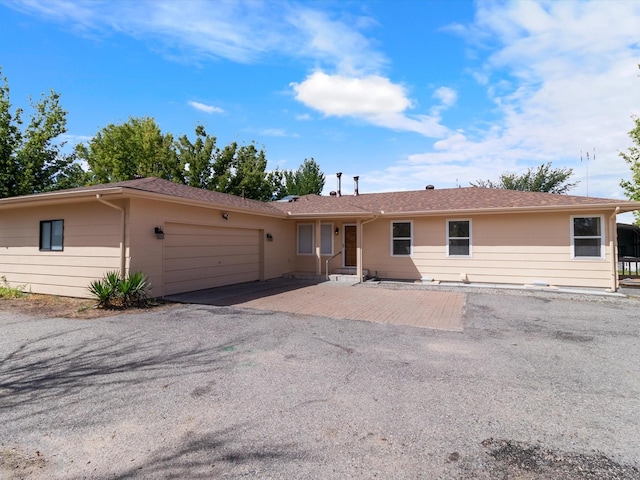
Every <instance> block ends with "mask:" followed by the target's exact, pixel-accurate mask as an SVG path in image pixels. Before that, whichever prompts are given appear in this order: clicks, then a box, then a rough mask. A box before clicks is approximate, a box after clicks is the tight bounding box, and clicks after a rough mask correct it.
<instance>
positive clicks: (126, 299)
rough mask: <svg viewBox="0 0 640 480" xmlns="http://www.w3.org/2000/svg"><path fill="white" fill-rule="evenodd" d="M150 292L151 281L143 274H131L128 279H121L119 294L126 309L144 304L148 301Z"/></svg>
mask: <svg viewBox="0 0 640 480" xmlns="http://www.w3.org/2000/svg"><path fill="white" fill-rule="evenodd" d="M148 292H149V281H148V280H147V277H146V276H145V274H144V273H142V272H133V273H130V274H129V276H128V277H125V278H123V279H121V280H120V284H119V285H118V293H119V294H120V299H121V301H122V306H124V307H130V306H133V305H139V304H142V303H144V302H145V301H146V300H147V297H148Z"/></svg>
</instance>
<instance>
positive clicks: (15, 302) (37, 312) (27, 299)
mask: <svg viewBox="0 0 640 480" xmlns="http://www.w3.org/2000/svg"><path fill="white" fill-rule="evenodd" d="M168 305H170V304H169V303H165V302H155V301H154V302H153V303H151V304H150V305H149V306H148V307H145V308H129V309H127V310H108V309H103V308H95V301H93V300H90V299H86V298H71V297H57V296H55V295H38V294H28V295H26V296H24V297H20V298H0V310H4V311H11V312H17V313H24V314H26V315H33V316H39V317H61V318H80V319H83V318H84V319H91V318H101V317H109V316H112V315H119V314H122V313H140V312H142V311H147V310H148V309H149V308H153V309H158V308H166V307H167V306H168Z"/></svg>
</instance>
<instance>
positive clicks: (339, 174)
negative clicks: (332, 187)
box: [336, 172, 342, 197]
mask: <svg viewBox="0 0 640 480" xmlns="http://www.w3.org/2000/svg"><path fill="white" fill-rule="evenodd" d="M336 177H338V196H339V197H341V196H342V189H341V186H342V180H341V178H342V172H338V173H336Z"/></svg>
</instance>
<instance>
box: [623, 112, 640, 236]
mask: <svg viewBox="0 0 640 480" xmlns="http://www.w3.org/2000/svg"><path fill="white" fill-rule="evenodd" d="M633 121H634V123H635V125H634V127H633V129H631V131H629V137H630V138H631V141H632V142H633V146H631V147H629V148H628V149H627V151H626V152H620V154H619V155H620V156H621V157H622V158H623V159H624V161H625V162H627V163H628V164H629V168H630V169H631V180H621V181H620V186H621V187H622V189H623V190H624V193H625V195H626V196H627V198H629V199H630V200H640V118H638V117H634V118H633ZM633 215H634V217H635V219H636V224H638V225H640V212H633Z"/></svg>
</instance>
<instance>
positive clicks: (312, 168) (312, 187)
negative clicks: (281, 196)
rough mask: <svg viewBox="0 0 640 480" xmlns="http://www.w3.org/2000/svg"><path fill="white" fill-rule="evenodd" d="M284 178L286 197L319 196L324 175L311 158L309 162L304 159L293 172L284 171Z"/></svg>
mask: <svg viewBox="0 0 640 480" xmlns="http://www.w3.org/2000/svg"><path fill="white" fill-rule="evenodd" d="M284 178H285V186H286V191H287V194H288V195H308V194H316V195H320V194H321V193H322V189H323V188H324V180H325V177H324V173H322V170H320V166H319V165H318V164H317V163H316V161H315V160H314V159H313V157H311V159H310V160H307V159H306V158H305V159H304V162H303V163H302V165H300V167H298V170H296V171H295V172H293V171H286V172H285V173H284Z"/></svg>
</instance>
